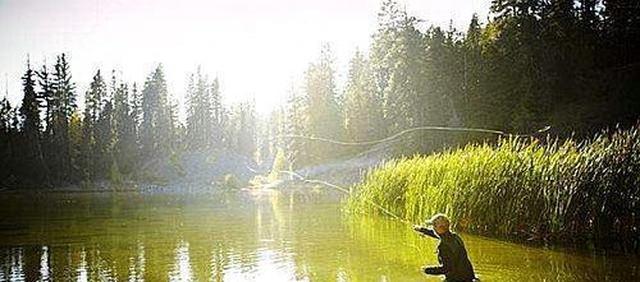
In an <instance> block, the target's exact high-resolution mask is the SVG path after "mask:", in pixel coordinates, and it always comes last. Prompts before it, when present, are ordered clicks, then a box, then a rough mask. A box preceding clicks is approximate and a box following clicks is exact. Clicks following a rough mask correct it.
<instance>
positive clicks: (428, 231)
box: [413, 225, 440, 239]
mask: <svg viewBox="0 0 640 282" xmlns="http://www.w3.org/2000/svg"><path fill="white" fill-rule="evenodd" d="M413 230H415V231H418V232H420V233H422V234H423V235H427V236H429V237H432V238H436V239H440V237H438V235H436V232H435V231H433V229H431V228H427V227H424V226H420V225H414V226H413Z"/></svg>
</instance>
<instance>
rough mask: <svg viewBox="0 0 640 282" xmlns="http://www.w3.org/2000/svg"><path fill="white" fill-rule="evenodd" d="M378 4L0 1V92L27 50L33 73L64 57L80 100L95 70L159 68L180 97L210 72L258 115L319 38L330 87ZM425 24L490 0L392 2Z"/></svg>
mask: <svg viewBox="0 0 640 282" xmlns="http://www.w3.org/2000/svg"><path fill="white" fill-rule="evenodd" d="M381 2H382V1H381V0H348V1H347V0H318V1H303V0H270V1H267V0H253V1H250V0H211V1H195V0H132V1H124V0H112V1H106V0H55V1H46V0H43V1H35V0H0V75H1V77H0V81H1V83H0V89H1V90H2V93H1V94H0V97H2V96H4V93H5V77H6V78H7V79H8V92H9V99H10V100H11V102H12V103H14V104H15V103H17V102H18V101H19V100H20V99H21V97H22V92H21V91H22V88H21V86H20V80H19V78H20V76H21V75H22V73H23V72H24V69H25V65H26V57H27V54H29V55H30V57H31V62H32V65H36V67H37V68H38V69H39V68H40V66H41V65H42V63H43V61H44V60H45V59H46V61H47V64H52V63H54V62H55V55H56V54H58V53H60V52H66V53H68V55H69V57H70V62H71V70H72V74H73V81H74V82H75V83H76V85H77V93H78V94H79V96H80V100H82V99H83V97H84V92H85V90H86V89H87V87H88V85H89V83H90V81H91V77H92V76H93V74H94V73H95V71H96V70H97V69H98V68H100V69H102V71H103V74H104V75H105V77H107V78H109V77H110V72H111V70H112V69H116V70H117V71H119V72H118V73H119V76H120V77H122V78H124V79H125V80H126V81H129V82H133V81H135V82H138V84H139V85H140V84H142V83H143V82H144V79H145V77H146V76H147V74H148V73H149V72H150V71H152V70H153V68H154V67H155V66H156V65H157V64H158V63H162V64H163V65H164V69H165V71H166V76H167V80H168V84H169V91H170V93H171V95H173V97H176V98H177V99H178V100H179V101H183V100H182V99H183V97H184V93H185V85H186V81H187V77H188V73H190V72H193V71H195V69H196V67H197V66H198V65H201V66H202V68H203V71H204V72H205V73H206V74H209V75H210V76H211V77H213V76H218V77H219V79H220V82H221V90H222V94H223V96H225V99H227V101H231V102H234V101H238V100H240V99H244V98H248V97H252V96H255V99H256V102H257V104H258V110H259V111H260V112H266V111H267V110H268V109H269V108H271V107H272V106H273V105H275V104H276V103H279V102H281V101H282V99H284V97H285V96H286V94H287V91H288V89H290V87H291V85H292V83H293V82H295V81H299V80H300V79H301V77H302V74H303V72H304V70H305V69H306V67H307V66H308V64H309V62H311V61H313V60H315V59H316V58H317V57H318V54H319V50H320V46H321V44H322V43H323V42H328V43H330V44H331V46H332V49H333V50H334V54H335V57H336V64H335V67H336V68H337V70H338V72H339V73H338V76H339V77H338V82H339V83H340V84H341V82H343V81H344V76H345V72H346V69H347V63H348V61H349V59H350V58H351V56H352V55H353V53H354V52H355V50H356V48H360V49H361V50H367V49H368V47H369V44H370V38H371V34H372V33H373V32H374V31H375V28H376V14H377V12H378V9H379V7H380V3H381ZM399 2H400V3H402V4H401V5H403V6H405V7H406V9H407V11H408V12H409V13H410V14H411V15H414V16H417V17H419V18H421V19H423V20H425V21H426V24H436V25H441V26H448V24H449V20H450V19H451V20H453V23H454V26H456V27H457V28H462V29H466V26H467V24H468V22H469V20H470V18H471V15H472V13H474V12H476V13H478V14H479V16H480V18H481V19H484V18H486V15H487V12H488V9H489V2H490V1H489V0H407V1H399Z"/></svg>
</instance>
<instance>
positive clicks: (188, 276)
mask: <svg viewBox="0 0 640 282" xmlns="http://www.w3.org/2000/svg"><path fill="white" fill-rule="evenodd" d="M169 281H193V274H192V270H191V262H190V260H189V243H187V242H184V241H180V243H179V244H178V247H177V248H176V257H175V264H174V266H173V270H172V271H171V273H169Z"/></svg>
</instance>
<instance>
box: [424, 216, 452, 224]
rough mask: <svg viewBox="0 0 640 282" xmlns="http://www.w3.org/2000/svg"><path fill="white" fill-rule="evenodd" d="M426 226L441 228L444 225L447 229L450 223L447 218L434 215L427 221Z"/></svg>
mask: <svg viewBox="0 0 640 282" xmlns="http://www.w3.org/2000/svg"><path fill="white" fill-rule="evenodd" d="M427 225H433V226H442V225H446V226H447V227H449V225H450V221H449V218H448V217H447V216H446V215H445V214H442V213H439V214H436V215H434V216H432V217H431V218H430V219H428V220H427Z"/></svg>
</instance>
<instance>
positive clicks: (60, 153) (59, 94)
mask: <svg viewBox="0 0 640 282" xmlns="http://www.w3.org/2000/svg"><path fill="white" fill-rule="evenodd" d="M52 86H53V87H52V88H53V89H52V90H53V92H52V98H51V118H52V121H51V122H52V146H51V150H52V154H51V156H50V158H49V160H47V162H48V163H50V164H51V167H52V168H55V171H52V174H54V175H56V179H57V180H59V181H72V180H73V179H72V178H73V177H74V170H73V163H72V159H71V152H70V145H71V143H70V139H69V121H70V120H71V116H72V115H73V114H74V112H75V110H76V96H75V93H74V89H75V85H74V83H73V82H71V72H70V68H69V63H68V62H67V58H66V55H65V54H62V55H60V56H58V57H57V58H56V64H55V72H54V74H53V80H52Z"/></svg>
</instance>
